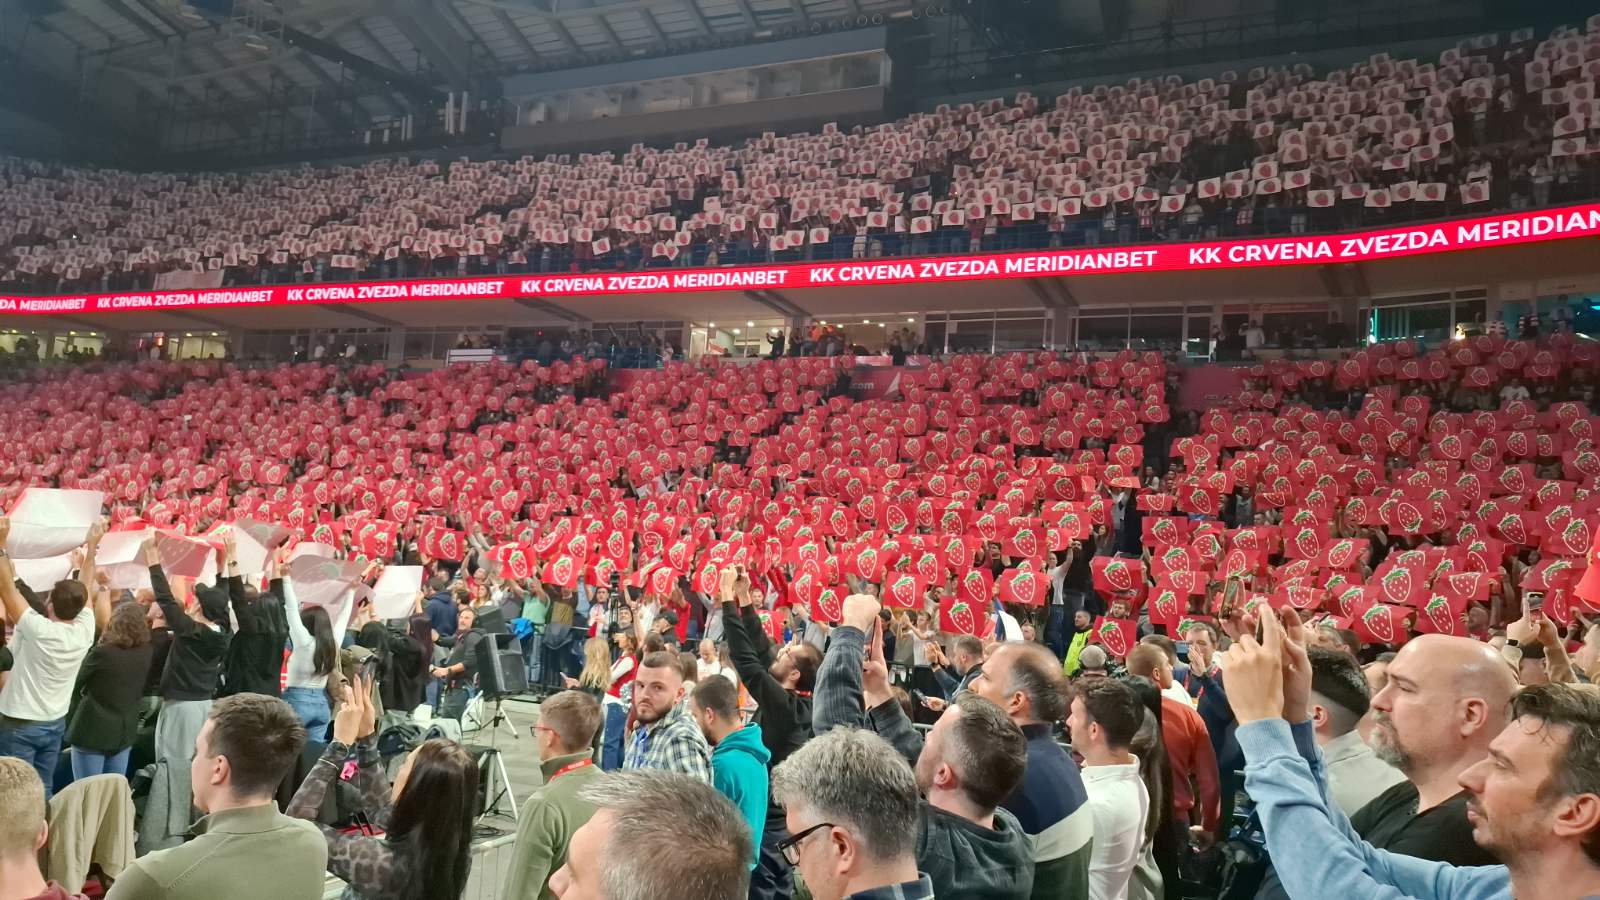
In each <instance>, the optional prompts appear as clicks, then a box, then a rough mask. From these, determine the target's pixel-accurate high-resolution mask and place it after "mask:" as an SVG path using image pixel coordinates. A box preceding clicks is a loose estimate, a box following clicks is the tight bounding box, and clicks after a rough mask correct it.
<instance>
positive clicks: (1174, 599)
mask: <svg viewBox="0 0 1600 900" xmlns="http://www.w3.org/2000/svg"><path fill="white" fill-rule="evenodd" d="M1183 607H1184V602H1183V601H1182V600H1181V599H1180V598H1179V596H1178V592H1177V591H1175V590H1173V589H1171V588H1164V589H1162V590H1160V591H1157V592H1156V595H1155V597H1154V599H1152V600H1151V601H1150V621H1151V622H1153V623H1156V624H1159V625H1165V626H1167V627H1168V628H1171V627H1172V625H1173V623H1175V622H1177V621H1178V616H1179V615H1180V614H1181V613H1182V612H1183Z"/></svg>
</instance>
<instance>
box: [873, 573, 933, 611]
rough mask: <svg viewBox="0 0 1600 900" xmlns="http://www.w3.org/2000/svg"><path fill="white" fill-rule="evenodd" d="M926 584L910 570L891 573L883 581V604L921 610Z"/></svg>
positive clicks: (895, 607) (896, 607) (897, 607)
mask: <svg viewBox="0 0 1600 900" xmlns="http://www.w3.org/2000/svg"><path fill="white" fill-rule="evenodd" d="M926 589H927V588H926V586H925V585H924V584H923V583H922V582H921V581H920V580H919V579H918V578H917V576H916V575H913V574H912V573H910V572H896V573H891V574H890V575H889V577H888V578H887V579H886V580H885V581H884V583H883V605H884V606H888V607H890V608H892V609H911V610H920V609H922V608H923V605H924V603H925V602H926V601H925V598H924V592H925V591H926Z"/></svg>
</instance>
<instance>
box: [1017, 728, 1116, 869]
mask: <svg viewBox="0 0 1600 900" xmlns="http://www.w3.org/2000/svg"><path fill="white" fill-rule="evenodd" d="M1022 734H1023V736H1024V737H1026V738H1027V739H1028V763H1027V767H1026V768H1025V769H1023V771H1022V781H1021V782H1019V783H1018V784H1017V786H1016V788H1015V789H1014V790H1012V792H1011V796H1009V797H1007V798H1006V799H1004V800H1002V801H1000V806H1001V807H1002V808H1003V809H1005V810H1006V811H1007V812H1010V813H1011V814H1012V815H1014V816H1016V817H1017V822H1018V823H1019V824H1020V825H1021V826H1022V830H1023V832H1024V833H1026V834H1027V835H1028V836H1029V837H1031V838H1033V861H1034V878H1033V893H1032V897H1033V898H1034V900H1074V898H1082V897H1087V896H1088V895H1089V856H1090V853H1091V850H1092V848H1091V846H1090V844H1091V840H1092V838H1093V835H1094V821H1093V818H1092V816H1093V813H1091V812H1090V810H1089V807H1088V799H1089V795H1088V792H1087V791H1085V790H1084V787H1083V776H1082V774H1080V773H1079V771H1078V764H1077V763H1075V762H1073V761H1072V757H1071V756H1068V755H1067V751H1066V750H1065V749H1063V748H1062V746H1061V745H1060V744H1058V743H1056V741H1055V737H1054V736H1053V735H1052V734H1051V733H1050V726H1049V725H1047V724H1043V723H1036V724H1032V725H1024V726H1022Z"/></svg>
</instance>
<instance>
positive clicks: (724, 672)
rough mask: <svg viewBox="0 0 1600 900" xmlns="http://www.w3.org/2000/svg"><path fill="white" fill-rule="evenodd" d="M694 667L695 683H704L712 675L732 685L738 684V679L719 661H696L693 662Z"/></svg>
mask: <svg viewBox="0 0 1600 900" xmlns="http://www.w3.org/2000/svg"><path fill="white" fill-rule="evenodd" d="M694 666H695V678H696V680H697V681H705V680H706V679H707V678H710V677H711V676H713V675H721V676H722V677H723V678H726V679H728V680H729V681H731V682H733V684H734V685H738V684H739V679H737V678H735V677H734V675H733V670H732V669H730V668H728V667H727V666H725V665H723V664H722V661H721V660H712V661H711V662H706V661H705V660H703V659H697V660H695V661H694Z"/></svg>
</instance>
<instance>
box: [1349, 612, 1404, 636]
mask: <svg viewBox="0 0 1600 900" xmlns="http://www.w3.org/2000/svg"><path fill="white" fill-rule="evenodd" d="M1352 625H1354V626H1355V628H1356V630H1357V631H1365V632H1366V637H1367V639H1368V640H1370V641H1372V642H1374V643H1378V644H1391V643H1393V642H1394V639H1395V632H1396V630H1397V629H1396V628H1395V621H1394V607H1391V606H1388V605H1386V604H1383V603H1377V604H1374V605H1373V606H1372V608H1371V609H1368V610H1367V611H1366V612H1364V613H1362V614H1361V618H1359V619H1357V620H1356V621H1355V622H1354V623H1352Z"/></svg>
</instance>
